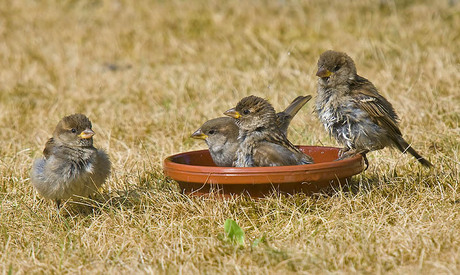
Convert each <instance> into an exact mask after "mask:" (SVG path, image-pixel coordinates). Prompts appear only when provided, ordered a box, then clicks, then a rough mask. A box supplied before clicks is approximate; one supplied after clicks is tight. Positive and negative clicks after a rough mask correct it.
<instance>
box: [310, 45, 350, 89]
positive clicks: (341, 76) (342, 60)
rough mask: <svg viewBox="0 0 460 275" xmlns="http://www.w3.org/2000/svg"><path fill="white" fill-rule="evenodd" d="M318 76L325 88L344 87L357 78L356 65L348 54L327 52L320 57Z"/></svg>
mask: <svg viewBox="0 0 460 275" xmlns="http://www.w3.org/2000/svg"><path fill="white" fill-rule="evenodd" d="M316 76H318V77H319V83H320V84H321V85H323V86H337V85H344V84H346V83H347V82H348V81H349V80H353V79H354V78H355V76H356V67H355V63H354V62H353V60H352V59H351V58H350V57H349V56H348V55H347V54H346V53H342V52H336V51H326V52H324V53H322V54H321V55H320V57H319V60H318V71H317V72H316Z"/></svg>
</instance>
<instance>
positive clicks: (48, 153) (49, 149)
mask: <svg viewBox="0 0 460 275" xmlns="http://www.w3.org/2000/svg"><path fill="white" fill-rule="evenodd" d="M54 146H55V144H54V139H53V138H50V139H48V141H47V142H46V144H45V149H43V155H44V156H45V159H47V158H48V157H49V156H51V154H52V153H53V148H54Z"/></svg>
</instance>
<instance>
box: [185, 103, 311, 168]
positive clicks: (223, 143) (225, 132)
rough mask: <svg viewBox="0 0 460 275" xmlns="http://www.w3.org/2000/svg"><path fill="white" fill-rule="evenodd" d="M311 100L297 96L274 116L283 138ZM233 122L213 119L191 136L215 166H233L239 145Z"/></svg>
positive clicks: (226, 118) (237, 132)
mask: <svg viewBox="0 0 460 275" xmlns="http://www.w3.org/2000/svg"><path fill="white" fill-rule="evenodd" d="M311 98H312V97H311V95H307V96H298V97H296V98H295V99H294V100H293V101H292V102H291V104H289V106H288V107H287V108H286V109H285V110H284V111H282V112H279V113H277V114H276V123H277V125H278V127H279V129H280V130H281V131H282V132H283V133H284V135H285V136H287V129H288V127H289V124H290V122H291V120H292V118H293V117H294V116H295V115H296V114H297V113H298V112H299V110H300V109H301V108H302V107H303V106H304V105H305V104H306V103H307V102H308V101H309V100H310V99H311ZM235 122H236V121H235V119H234V118H231V117H219V118H214V119H211V120H208V121H206V122H205V123H204V124H203V125H202V126H201V127H200V128H198V130H196V131H195V132H194V133H193V134H192V135H191V137H192V138H195V139H203V140H205V142H206V144H207V145H208V147H209V153H210V154H211V157H212V159H213V161H214V163H215V164H216V165H217V166H223V167H230V166H232V164H233V160H234V158H235V154H236V151H237V150H238V145H239V142H238V134H239V129H238V126H237V125H236V123H235Z"/></svg>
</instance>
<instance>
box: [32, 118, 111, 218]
mask: <svg viewBox="0 0 460 275" xmlns="http://www.w3.org/2000/svg"><path fill="white" fill-rule="evenodd" d="M94 135H95V132H94V131H93V130H92V124H91V121H90V120H89V119H88V118H87V117H86V116H85V115H83V114H73V115H69V116H65V117H64V118H62V119H61V120H60V121H59V123H58V124H57V126H56V128H55V130H54V132H53V136H52V137H51V138H50V139H49V140H48V141H47V142H46V144H45V149H44V150H43V157H41V158H38V159H36V160H35V161H34V163H33V166H32V169H31V174H30V180H31V183H32V185H33V186H34V187H35V189H36V190H37V191H38V193H39V194H40V195H41V196H42V197H44V198H45V199H51V200H54V201H55V202H56V206H57V209H59V208H60V205H61V200H66V199H69V198H71V197H73V196H81V197H87V196H89V195H91V194H93V193H95V192H97V191H98V189H99V188H100V187H101V186H102V184H103V183H104V182H105V180H106V179H107V177H108V176H109V174H110V169H111V162H110V159H109V156H108V155H107V153H106V152H104V151H103V150H101V149H96V148H95V147H94V146H93V136H94Z"/></svg>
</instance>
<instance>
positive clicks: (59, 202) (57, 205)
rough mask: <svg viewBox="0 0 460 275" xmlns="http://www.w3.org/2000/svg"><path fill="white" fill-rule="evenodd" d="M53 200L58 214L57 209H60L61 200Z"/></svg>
mask: <svg viewBox="0 0 460 275" xmlns="http://www.w3.org/2000/svg"><path fill="white" fill-rule="evenodd" d="M55 202H56V211H57V212H58V214H59V209H61V200H60V199H56V200H55Z"/></svg>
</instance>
